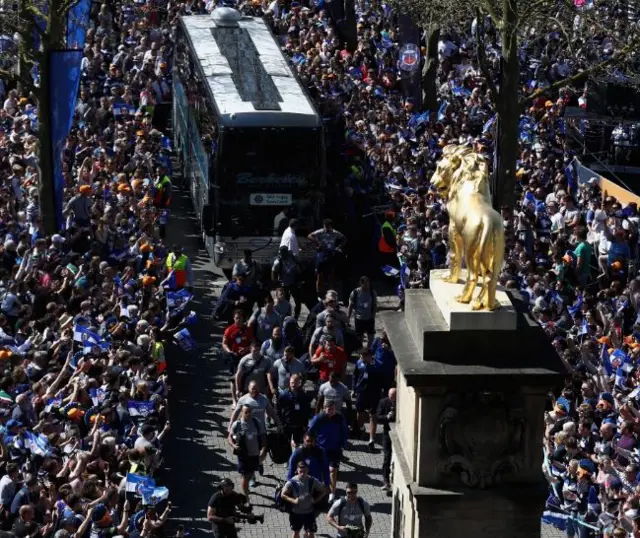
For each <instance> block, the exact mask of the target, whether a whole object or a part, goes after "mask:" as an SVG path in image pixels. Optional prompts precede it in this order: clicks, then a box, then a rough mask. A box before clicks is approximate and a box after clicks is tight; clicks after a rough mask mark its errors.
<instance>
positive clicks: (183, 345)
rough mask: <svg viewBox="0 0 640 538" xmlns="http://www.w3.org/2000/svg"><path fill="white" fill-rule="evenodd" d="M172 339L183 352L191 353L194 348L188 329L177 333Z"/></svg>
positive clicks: (193, 341) (194, 342)
mask: <svg viewBox="0 0 640 538" xmlns="http://www.w3.org/2000/svg"><path fill="white" fill-rule="evenodd" d="M173 339H174V340H175V341H176V342H177V344H178V345H179V346H180V349H182V350H183V351H193V350H194V349H195V348H196V341H195V340H194V339H193V337H192V336H191V333H190V332H189V330H188V329H182V330H180V331H178V332H177V333H176V334H175V335H174V336H173Z"/></svg>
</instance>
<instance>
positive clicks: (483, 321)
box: [429, 269, 518, 331]
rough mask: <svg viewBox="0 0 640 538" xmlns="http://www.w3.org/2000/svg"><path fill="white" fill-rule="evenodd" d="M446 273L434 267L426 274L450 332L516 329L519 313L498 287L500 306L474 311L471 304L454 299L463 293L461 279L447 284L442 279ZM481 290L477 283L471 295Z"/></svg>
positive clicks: (497, 299)
mask: <svg viewBox="0 0 640 538" xmlns="http://www.w3.org/2000/svg"><path fill="white" fill-rule="evenodd" d="M448 274H449V271H448V270H445V269H436V270H435V271H431V273H430V274H429V290H430V291H431V295H432V296H433V300H434V301H435V303H436V305H437V306H438V309H439V310H440V313H441V314H442V317H443V318H444V320H445V322H446V324H447V325H448V326H449V330H451V331H515V330H516V325H517V323H518V315H517V314H516V310H515V308H514V307H513V305H512V304H511V299H509V296H508V295H507V293H506V292H505V291H504V290H503V289H502V288H498V290H497V291H496V301H497V302H498V303H499V304H500V307H499V308H497V309H496V310H494V311H493V312H487V311H483V310H480V311H473V310H472V309H471V304H472V303H473V301H472V302H471V303H470V304H461V303H459V302H457V301H456V300H455V298H456V297H457V296H458V295H460V294H462V289H463V288H464V284H465V283H464V281H463V282H461V283H459V284H450V283H449V282H444V281H443V280H442V279H443V278H444V277H445V276H446V275H448ZM479 292H480V286H479V285H476V289H475V291H474V297H475V296H476V295H477V294H478V293H479Z"/></svg>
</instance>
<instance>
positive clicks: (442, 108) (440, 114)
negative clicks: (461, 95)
mask: <svg viewBox="0 0 640 538" xmlns="http://www.w3.org/2000/svg"><path fill="white" fill-rule="evenodd" d="M448 105H449V103H447V102H446V101H442V104H441V105H440V108H439V109H438V121H442V120H444V119H445V118H446V117H447V106H448Z"/></svg>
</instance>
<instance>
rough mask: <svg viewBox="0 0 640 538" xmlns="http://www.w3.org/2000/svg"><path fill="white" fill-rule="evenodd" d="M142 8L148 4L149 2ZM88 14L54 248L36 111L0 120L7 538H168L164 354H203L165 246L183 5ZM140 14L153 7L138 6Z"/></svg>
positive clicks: (9, 90) (183, 268) (98, 9)
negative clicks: (43, 196) (176, 24)
mask: <svg viewBox="0 0 640 538" xmlns="http://www.w3.org/2000/svg"><path fill="white" fill-rule="evenodd" d="M142 4H144V3H142ZM132 6H134V7H131V6H122V9H120V7H121V6H119V4H115V3H94V4H93V8H92V15H91V25H90V27H89V29H88V30H87V34H86V45H85V48H84V58H83V60H82V66H81V70H82V80H81V87H80V91H79V98H78V102H77V106H76V109H75V118H74V121H73V127H72V129H71V133H70V135H69V137H68V139H67V140H66V144H65V146H64V149H63V154H62V161H63V175H64V181H65V200H64V206H63V208H62V212H63V220H64V224H63V226H61V228H60V230H59V232H58V233H56V234H53V235H46V234H45V232H44V229H43V219H42V214H41V204H40V200H39V189H38V183H39V164H40V163H39V148H38V144H37V139H36V136H35V133H36V130H37V128H38V117H37V116H38V103H37V101H36V99H35V97H34V96H33V95H27V94H21V93H19V90H18V89H16V88H15V87H14V86H12V83H11V81H9V80H3V85H2V86H1V88H2V89H1V91H2V96H1V101H2V109H1V110H0V169H1V170H2V175H3V182H2V186H1V187H0V190H1V194H0V198H1V203H0V205H1V207H0V256H1V259H2V263H1V267H0V357H1V358H0V369H1V374H0V466H1V470H2V478H1V479H0V527H1V528H2V531H3V532H6V535H7V536H15V537H27V536H29V537H31V538H34V537H40V538H51V537H55V538H69V537H72V536H73V537H78V538H79V537H80V536H93V537H105V536H116V535H122V536H124V535H129V536H145V537H150V536H152V535H158V534H159V533H161V532H162V530H161V529H162V527H163V524H164V522H165V521H166V520H167V518H168V517H169V515H170V513H171V503H170V501H169V499H168V498H169V491H168V489H167V488H166V487H165V486H163V484H162V472H163V469H162V463H163V458H162V448H163V442H164V441H165V439H166V438H167V436H168V434H169V432H170V429H171V426H170V420H169V417H170V405H169V398H168V397H169V393H170V388H171V387H170V384H169V379H168V373H167V359H166V357H165V346H168V347H167V351H168V350H169V348H170V347H171V346H176V345H180V346H183V347H185V348H189V347H190V346H193V344H194V342H193V339H192V338H191V337H190V334H189V332H188V331H189V330H188V328H187V327H188V326H190V325H191V324H192V323H193V322H194V321H195V319H194V318H195V316H194V314H193V313H192V312H191V311H190V309H188V308H186V307H187V304H188V301H189V299H190V297H191V292H190V286H191V285H192V284H193V275H192V272H191V268H190V264H189V262H188V259H187V258H186V257H185V256H184V254H183V253H182V252H181V250H180V247H178V246H177V247H175V248H171V247H170V246H169V245H167V244H166V243H165V228H166V224H167V220H168V219H169V218H170V213H169V208H170V204H171V195H172V185H171V162H170V161H169V160H168V152H167V149H168V147H169V144H168V143H167V139H166V136H165V133H163V132H162V131H161V130H159V129H158V128H157V127H160V128H163V122H164V121H166V112H167V110H168V106H169V105H168V103H169V102H170V96H171V94H170V75H169V67H168V66H169V63H170V61H171V54H172V40H171V29H172V24H173V20H174V18H175V16H176V14H177V13H178V12H179V11H180V10H181V9H182V7H181V6H182V4H181V3H174V4H171V3H169V5H168V6H167V9H166V10H163V12H162V13H161V14H160V13H159V11H158V10H157V8H155V7H153V6H154V4H151V3H150V4H149V6H150V9H142V8H141V6H142V5H141V4H136V3H134V4H132ZM142 7H146V6H142Z"/></svg>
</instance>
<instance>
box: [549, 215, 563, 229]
mask: <svg viewBox="0 0 640 538" xmlns="http://www.w3.org/2000/svg"><path fill="white" fill-rule="evenodd" d="M563 228H564V217H563V216H562V213H556V214H555V215H551V231H552V232H558V231H560V230H562V229H563Z"/></svg>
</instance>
